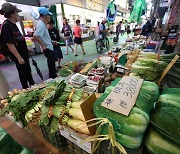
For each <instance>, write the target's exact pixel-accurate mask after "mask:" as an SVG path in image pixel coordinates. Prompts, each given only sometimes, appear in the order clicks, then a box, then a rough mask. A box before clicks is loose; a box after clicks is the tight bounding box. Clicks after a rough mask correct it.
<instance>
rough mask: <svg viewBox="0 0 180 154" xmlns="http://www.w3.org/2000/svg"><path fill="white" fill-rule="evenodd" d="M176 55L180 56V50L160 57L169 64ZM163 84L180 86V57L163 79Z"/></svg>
mask: <svg viewBox="0 0 180 154" xmlns="http://www.w3.org/2000/svg"><path fill="white" fill-rule="evenodd" d="M175 55H178V56H180V52H177V53H172V54H167V55H163V56H161V57H160V60H162V61H164V62H166V63H167V64H169V63H170V62H171V60H172V59H173V58H174V56H175ZM162 84H163V85H164V84H165V85H167V86H168V87H169V88H180V58H179V59H178V60H177V61H176V63H175V64H174V65H173V66H172V68H171V69H170V70H169V72H168V73H167V74H166V76H165V77H164V79H163V81H162Z"/></svg>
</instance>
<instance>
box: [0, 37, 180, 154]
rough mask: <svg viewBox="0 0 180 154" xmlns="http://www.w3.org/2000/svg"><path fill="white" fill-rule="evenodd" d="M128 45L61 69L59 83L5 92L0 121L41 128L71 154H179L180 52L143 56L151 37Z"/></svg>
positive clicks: (56, 143)
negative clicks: (169, 153)
mask: <svg viewBox="0 0 180 154" xmlns="http://www.w3.org/2000/svg"><path fill="white" fill-rule="evenodd" d="M128 39H129V40H127V42H126V43H125V44H123V45H121V46H119V48H114V49H112V50H110V51H108V52H107V53H106V54H104V55H103V56H101V57H100V58H98V59H94V61H90V62H87V63H85V62H83V61H81V62H76V61H72V62H68V63H66V64H64V65H63V67H62V69H61V70H60V71H59V77H58V78H56V79H53V80H47V81H45V82H44V83H42V84H39V85H36V86H34V87H32V88H29V89H23V90H17V89H14V90H13V91H11V92H8V96H7V97H5V98H4V99H3V100H1V105H0V107H1V110H0V115H1V116H3V115H5V116H6V117H8V118H9V119H11V120H13V121H14V122H16V123H17V124H20V126H21V127H26V126H27V125H28V124H29V123H31V124H35V125H40V127H41V130H42V133H43V135H44V138H45V139H46V140H48V142H50V143H51V144H53V145H54V146H55V147H56V148H58V149H59V150H61V151H63V150H68V151H69V152H70V153H78V154H79V153H105V154H106V153H107V154H108V153H123V154H125V153H128V154H129V153H130V154H131V153H132V154H136V153H137V154H144V153H146V152H147V151H149V152H154V151H156V150H158V151H163V150H166V151H167V152H169V150H171V149H173V151H174V153H177V154H178V153H179V151H180V149H179V137H180V136H179V132H178V128H179V124H180V121H179V118H178V117H179V115H178V109H179V108H180V105H179V103H180V102H179V98H178V97H179V95H178V94H179V88H180V86H179V85H180V82H179V81H180V73H179V61H180V59H179V56H180V54H179V53H172V54H167V55H165V54H162V53H161V54H160V53H159V52H157V53H156V52H144V51H146V50H144V48H145V47H147V44H146V43H147V40H146V38H144V37H141V36H136V37H133V38H128ZM143 50H144V51H143ZM151 51H153V50H151ZM167 87H168V88H169V89H166V88H167ZM162 91H163V92H162ZM176 96H177V98H176ZM156 102H157V103H156ZM171 109H172V110H173V112H171ZM169 115H170V117H172V119H173V120H170V119H169V118H168V116H169ZM163 117H167V118H165V119H164V118H163ZM169 122H171V126H172V127H167V125H166V124H167V123H169ZM175 122H176V124H175ZM175 125H177V126H175ZM149 127H151V128H152V127H153V130H149ZM146 131H148V132H149V133H145V132H146ZM154 138H157V139H158V141H159V142H160V143H162V144H165V145H167V146H169V147H171V148H169V149H167V148H165V147H163V146H158V145H155V143H154V140H153V139H154ZM106 147H107V148H106ZM157 153H158V152H157Z"/></svg>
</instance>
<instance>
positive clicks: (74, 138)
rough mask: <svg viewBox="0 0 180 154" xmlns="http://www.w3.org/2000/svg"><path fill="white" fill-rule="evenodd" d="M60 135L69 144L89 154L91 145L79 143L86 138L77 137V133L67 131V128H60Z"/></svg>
mask: <svg viewBox="0 0 180 154" xmlns="http://www.w3.org/2000/svg"><path fill="white" fill-rule="evenodd" d="M60 133H61V135H62V136H64V137H65V138H67V139H68V140H69V141H70V142H72V143H74V144H75V145H77V146H78V147H79V148H81V149H83V150H84V151H86V152H88V153H91V147H92V144H91V143H90V142H85V143H81V142H82V141H83V140H84V139H85V138H86V137H88V136H87V135H85V136H86V137H83V136H81V137H80V135H79V133H76V132H74V131H73V130H71V129H69V128H68V127H63V128H60Z"/></svg>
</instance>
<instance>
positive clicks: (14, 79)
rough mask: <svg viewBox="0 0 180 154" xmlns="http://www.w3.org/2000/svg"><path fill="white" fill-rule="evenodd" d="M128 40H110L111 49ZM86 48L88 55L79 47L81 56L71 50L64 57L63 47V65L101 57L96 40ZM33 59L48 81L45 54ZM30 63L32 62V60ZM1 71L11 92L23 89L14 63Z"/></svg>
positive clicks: (33, 69) (35, 73)
mask: <svg viewBox="0 0 180 154" xmlns="http://www.w3.org/2000/svg"><path fill="white" fill-rule="evenodd" d="M126 38H127V35H123V36H120V38H119V42H118V43H113V41H112V38H109V40H110V48H113V47H115V46H119V45H120V44H122V43H124V42H125V39H126ZM84 48H85V52H86V54H85V55H82V53H81V49H80V46H79V47H78V54H79V56H77V57H75V56H74V54H73V53H72V52H71V50H70V49H69V54H68V55H64V53H65V52H66V48H65V47H61V49H62V52H63V55H64V58H63V60H62V64H63V63H65V62H68V61H72V60H73V61H81V60H84V61H92V60H94V59H96V58H98V57H99V56H101V55H100V54H99V53H97V51H96V46H95V41H94V40H90V41H86V42H84ZM104 53H105V52H104ZM104 53H102V54H104ZM33 58H34V59H35V61H36V62H37V63H38V67H39V68H40V70H41V72H42V74H43V77H44V80H46V79H48V67H47V63H46V58H45V56H44V55H43V54H41V55H34V56H33ZM30 62H31V59H30ZM31 69H32V75H33V78H34V80H35V82H36V83H41V82H42V80H41V79H40V78H39V76H38V74H37V72H36V70H35V68H34V66H32V64H31ZM0 70H2V72H3V74H4V76H5V78H6V80H7V82H8V84H9V86H10V90H13V89H14V88H16V89H21V84H20V81H19V77H18V72H17V70H16V67H15V64H14V63H8V64H1V65H0Z"/></svg>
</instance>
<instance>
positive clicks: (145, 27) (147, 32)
mask: <svg viewBox="0 0 180 154" xmlns="http://www.w3.org/2000/svg"><path fill="white" fill-rule="evenodd" d="M151 32H152V25H151V23H150V21H147V22H146V24H145V25H143V27H142V31H141V35H144V36H149V35H150V33H151Z"/></svg>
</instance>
